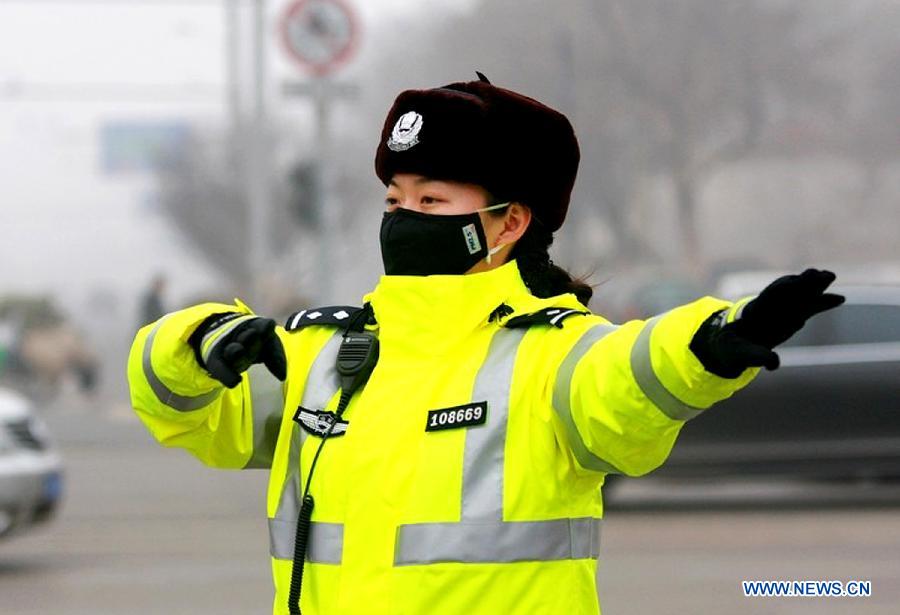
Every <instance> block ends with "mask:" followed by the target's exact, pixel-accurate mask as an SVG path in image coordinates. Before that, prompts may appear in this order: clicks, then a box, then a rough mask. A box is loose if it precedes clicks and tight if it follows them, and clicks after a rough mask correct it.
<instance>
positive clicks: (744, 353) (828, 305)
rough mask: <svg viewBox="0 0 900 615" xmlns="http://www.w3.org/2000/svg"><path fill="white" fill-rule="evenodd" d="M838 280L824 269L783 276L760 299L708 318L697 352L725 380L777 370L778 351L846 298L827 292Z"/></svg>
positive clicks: (698, 338)
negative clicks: (751, 371)
mask: <svg viewBox="0 0 900 615" xmlns="http://www.w3.org/2000/svg"><path fill="white" fill-rule="evenodd" d="M834 280H835V275H834V274H833V273H832V272H830V271H822V270H819V269H807V270H806V271H804V272H803V273H801V274H799V275H786V276H783V277H780V278H778V279H777V280H775V281H774V282H772V283H771V284H769V285H768V286H767V287H766V288H764V289H763V291H762V292H761V293H759V295H757V296H756V297H755V298H749V299H746V300H744V301H739V302H738V303H736V304H735V305H734V306H732V308H731V309H729V310H721V311H719V312H716V313H714V314H713V315H712V316H710V317H709V318H708V319H706V321H704V323H703V324H702V325H700V328H699V329H697V332H696V333H695V334H694V337H693V339H692V340H691V344H690V348H691V351H693V353H694V355H695V356H696V357H697V358H698V359H699V360H700V362H701V363H702V364H703V367H705V368H706V370H707V371H708V372H711V373H713V374H716V375H717V376H721V377H723V378H737V377H738V376H740V375H741V372H743V371H744V370H745V369H747V368H748V367H765V368H766V369H768V370H773V369H777V368H778V365H779V363H780V360H779V358H778V355H777V354H776V353H775V352H774V351H773V350H772V349H773V348H775V346H777V345H778V344H781V343H783V342H785V341H786V340H787V339H788V338H790V337H791V336H792V335H794V334H795V333H796V332H797V331H799V330H800V329H801V328H802V327H803V325H804V324H805V323H806V321H807V320H808V319H809V318H811V317H812V316H815V315H816V314H818V313H819V312H824V311H825V310H830V309H832V308H835V307H837V306H839V305H840V304H842V303H843V302H844V297H843V296H841V295H836V294H833V293H826V292H825V289H827V288H828V286H829V285H830V284H831V283H832V282H834Z"/></svg>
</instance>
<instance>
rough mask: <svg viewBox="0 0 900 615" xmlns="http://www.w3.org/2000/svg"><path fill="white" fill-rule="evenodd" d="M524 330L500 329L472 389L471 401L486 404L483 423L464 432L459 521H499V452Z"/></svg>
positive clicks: (501, 500) (502, 441)
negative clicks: (517, 355)
mask: <svg viewBox="0 0 900 615" xmlns="http://www.w3.org/2000/svg"><path fill="white" fill-rule="evenodd" d="M525 331H527V329H500V330H499V331H497V333H495V334H494V337H493V338H492V339H491V344H490V347H489V348H488V352H487V357H486V358H485V360H484V363H483V364H482V365H481V368H480V369H479V370H478V374H477V375H476V376H475V385H474V387H473V389H472V401H476V402H478V401H487V421H486V422H485V424H484V425H482V426H480V427H470V428H468V429H466V434H465V436H466V444H465V450H464V453H463V478H462V509H461V518H462V520H463V521H466V520H470V519H478V520H481V521H485V520H488V519H495V520H497V521H502V520H503V449H504V445H505V444H506V423H507V416H508V415H509V395H510V388H511V387H510V383H511V382H512V374H513V367H514V366H515V362H516V350H517V349H518V347H519V344H520V343H521V341H522V338H523V336H524V335H525Z"/></svg>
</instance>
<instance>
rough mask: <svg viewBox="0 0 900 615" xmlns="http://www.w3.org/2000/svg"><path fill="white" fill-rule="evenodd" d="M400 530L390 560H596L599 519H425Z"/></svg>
mask: <svg viewBox="0 0 900 615" xmlns="http://www.w3.org/2000/svg"><path fill="white" fill-rule="evenodd" d="M400 529H401V530H402V532H399V533H398V544H397V551H396V556H395V558H394V564H395V565H397V566H410V565H421V564H437V563H440V562H468V563H491V562H496V563H507V562H527V561H553V560H565V559H587V558H594V559H596V558H597V557H598V556H599V554H600V519H593V518H580V519H555V520H552V521H509V522H506V523H503V522H498V521H495V522H490V521H487V522H484V523H472V522H465V521H464V522H460V523H423V524H413V525H404V526H401V528H400Z"/></svg>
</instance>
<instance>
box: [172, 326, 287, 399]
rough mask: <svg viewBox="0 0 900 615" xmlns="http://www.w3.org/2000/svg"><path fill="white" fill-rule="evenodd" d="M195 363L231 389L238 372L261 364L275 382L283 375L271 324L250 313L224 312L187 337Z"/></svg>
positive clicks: (282, 359) (238, 379)
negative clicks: (274, 378)
mask: <svg viewBox="0 0 900 615" xmlns="http://www.w3.org/2000/svg"><path fill="white" fill-rule="evenodd" d="M188 344H190V345H191V347H192V348H193V349H194V356H196V358H197V362H198V363H199V364H200V365H201V367H203V368H204V369H205V370H206V371H207V372H209V375H210V376H212V377H213V378H215V379H216V380H218V381H219V382H221V383H222V384H224V385H225V386H227V387H228V388H229V389H233V388H234V387H236V386H237V385H238V384H240V382H241V373H243V372H244V371H246V370H247V369H248V368H249V367H250V366H251V365H253V364H254V363H263V364H265V366H266V367H267V368H268V370H269V371H270V372H272V375H273V376H275V377H276V378H278V379H279V380H282V381H283V380H284V379H285V378H286V376H287V360H286V358H285V356H284V347H283V346H282V345H281V340H279V339H278V334H277V333H276V332H275V321H274V320H272V319H271V318H260V317H259V316H253V315H250V314H240V313H238V312H225V313H222V314H213V315H212V316H210V317H208V318H207V319H206V320H204V321H203V322H202V323H200V326H199V327H197V329H196V330H195V331H194V333H192V334H191V337H190V338H188Z"/></svg>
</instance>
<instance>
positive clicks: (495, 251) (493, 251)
mask: <svg viewBox="0 0 900 615" xmlns="http://www.w3.org/2000/svg"><path fill="white" fill-rule="evenodd" d="M505 245H506V244H505V243H501V244H500V245H498V246H497V247H496V248H491V249H490V250H488V253H487V256H486V257H485V258H484V260H485V262H487V264H488V265H490V264H491V257H492V256H494V254H496V253H497V252H499V251H500V250H502V249H503V247H504V246H505Z"/></svg>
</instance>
